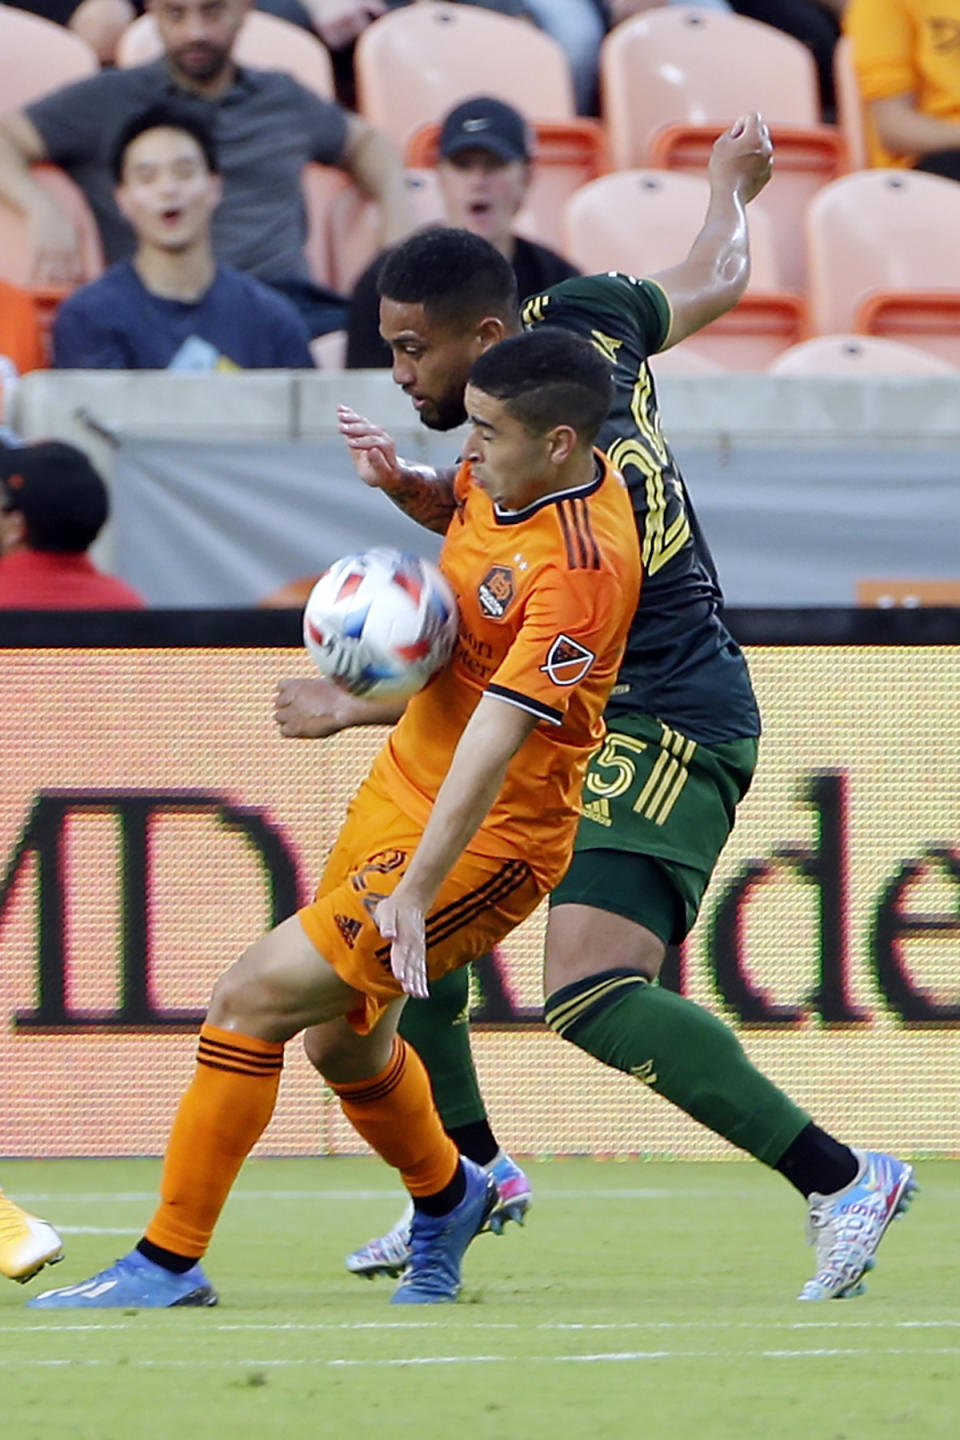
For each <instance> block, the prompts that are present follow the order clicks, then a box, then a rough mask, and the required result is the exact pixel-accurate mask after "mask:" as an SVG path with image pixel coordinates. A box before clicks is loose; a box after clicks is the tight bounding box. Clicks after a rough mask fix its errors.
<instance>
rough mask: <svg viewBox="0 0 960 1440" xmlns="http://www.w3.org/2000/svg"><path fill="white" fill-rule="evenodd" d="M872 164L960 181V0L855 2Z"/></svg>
mask: <svg viewBox="0 0 960 1440" xmlns="http://www.w3.org/2000/svg"><path fill="white" fill-rule="evenodd" d="M844 30H845V31H846V33H847V34H848V35H849V36H850V39H851V41H852V44H853V63H854V68H855V69H856V72H857V79H858V81H859V85H860V94H861V96H862V98H863V103H864V106H865V108H866V112H867V127H868V138H869V145H870V162H871V164H873V165H889V166H908V165H910V166H913V168H914V169H916V170H929V171H931V172H932V173H933V174H934V175H945V176H947V177H948V178H949V179H951V180H960V0H850V3H849V5H848V6H847V8H846V11H845V13H844Z"/></svg>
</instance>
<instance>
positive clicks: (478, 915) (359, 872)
mask: <svg viewBox="0 0 960 1440" xmlns="http://www.w3.org/2000/svg"><path fill="white" fill-rule="evenodd" d="M422 834H423V827H422V826H420V825H418V824H417V822H416V821H415V820H411V819H410V817H409V816H408V815H404V813H403V812H402V811H401V810H399V809H398V808H397V807H396V806H395V805H394V804H393V803H392V801H390V800H388V799H387V798H386V797H385V796H384V795H383V794H382V792H381V791H379V790H377V789H375V788H374V787H373V786H372V785H370V784H369V783H367V784H365V785H364V786H363V787H362V788H361V790H360V792H359V794H358V795H357V796H356V798H355V799H354V801H353V803H352V804H351V806H350V809H349V810H348V812H347V818H346V821H345V822H344V826H343V829H342V830H341V831H340V835H339V838H338V840H337V843H336V845H335V846H334V847H333V850H332V852H331V855H330V859H329V860H328V861H327V868H326V870H325V871H324V873H323V878H322V880H321V881H320V885H319V887H318V889H317V893H316V895H315V896H314V899H313V901H312V903H311V904H309V905H305V906H304V908H303V909H302V910H300V911H298V912H297V913H298V915H299V918H300V923H301V924H302V926H303V928H304V930H305V931H306V933H307V936H308V938H309V940H310V942H311V944H312V945H313V946H314V947H315V949H316V950H318V951H319V952H320V954H321V955H322V956H323V957H324V959H325V960H328V961H329V962H330V964H331V965H332V966H333V968H334V969H335V970H336V972H337V974H338V975H339V976H340V978H341V979H342V980H345V981H346V982H347V984H348V985H352V986H353V988H354V989H355V990H359V991H360V992H361V993H362V994H363V996H364V1005H363V1008H362V1009H359V1008H358V1009H357V1010H355V1011H353V1012H351V1014H349V1015H348V1016H347V1019H348V1021H349V1022H350V1024H351V1025H352V1026H353V1028H354V1030H356V1031H357V1032H358V1033H359V1034H361V1035H366V1034H368V1033H369V1032H370V1031H371V1030H372V1029H373V1027H374V1026H375V1025H376V1023H377V1021H378V1020H379V1019H380V1016H381V1015H382V1014H383V1012H384V1010H385V1009H386V1007H387V1006H388V1005H389V1004H390V1003H391V1002H392V1001H394V1000H397V999H399V998H400V996H402V994H403V990H402V989H401V987H400V983H399V981H398V980H397V979H396V978H395V977H394V975H393V972H392V971H391V969H390V941H389V940H384V938H383V936H382V935H381V934H380V931H379V930H378V929H377V927H376V925H375V923H374V920H373V912H374V910H375V909H376V907H377V905H378V904H379V902H380V901H381V900H382V899H383V898H384V896H386V895H389V894H391V893H392V892H393V890H394V888H395V887H396V885H397V883H398V881H399V880H401V879H402V877H403V875H404V873H405V872H406V868H407V864H408V862H409V860H410V857H411V855H412V854H413V852H414V850H415V849H416V848H417V846H418V844H419V843H420V837H421V836H422ZM544 893H545V892H544V890H543V888H542V887H541V886H540V885H539V884H538V883H537V881H536V879H535V878H534V875H533V872H532V871H531V869H530V867H529V865H527V864H526V862H525V861H523V860H520V859H517V858H511V857H509V856H490V855H478V854H477V853H476V852H475V851H472V850H465V851H464V852H463V854H462V855H461V856H460V859H459V860H458V861H457V863H456V865H455V866H454V867H453V869H452V870H451V872H450V874H449V875H448V876H447V878H446V880H445V881H444V882H443V885H442V886H441V887H440V891H439V894H438V895H437V898H436V899H435V901H434V902H433V906H432V907H431V910H430V913H429V914H428V916H427V924H426V933H427V974H428V975H429V977H430V979H431V980H439V979H440V977H441V975H446V974H447V973H448V972H449V971H450V970H456V969H458V968H459V966H461V965H466V964H468V963H469V961H471V960H476V959H478V958H479V957H480V956H481V955H486V954H487V953H488V952H489V951H490V950H491V949H492V948H493V946H494V945H496V944H497V942H498V941H500V940H502V939H503V937H504V936H505V935H508V934H509V933H510V931H511V930H513V929H515V927H516V926H517V925H519V924H520V922H521V921H522V920H525V919H526V918H527V916H528V915H529V914H530V913H531V911H533V910H534V909H536V907H537V905H538V904H539V903H540V901H541V900H542V899H543V896H544Z"/></svg>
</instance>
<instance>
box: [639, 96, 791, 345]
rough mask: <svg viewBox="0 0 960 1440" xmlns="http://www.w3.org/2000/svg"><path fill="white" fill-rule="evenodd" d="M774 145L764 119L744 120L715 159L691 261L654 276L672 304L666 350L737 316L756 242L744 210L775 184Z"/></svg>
mask: <svg viewBox="0 0 960 1440" xmlns="http://www.w3.org/2000/svg"><path fill="white" fill-rule="evenodd" d="M772 167H773V145H772V143H771V140H770V132H769V130H768V129H767V126H766V124H765V122H764V120H763V117H762V116H761V115H758V114H757V113H756V112H754V113H753V114H751V115H745V116H741V118H740V119H739V120H737V121H736V123H735V124H733V125H731V126H730V129H729V130H725V131H724V133H723V134H722V135H721V136H720V138H719V139H718V140H717V141H716V143H715V145H714V147H713V151H712V153H711V156H710V201H709V203H708V205H707V214H706V217H705V219H704V222H703V229H702V230H701V231H700V233H699V235H698V236H697V238H696V240H694V242H693V245H692V246H691V247H690V253H689V254H688V256H687V258H686V259H685V260H683V261H682V262H681V263H680V264H679V265H675V266H673V267H672V268H671V269H670V270H662V271H660V273H659V274H657V275H654V276H652V277H651V278H652V279H654V280H655V281H656V282H657V284H658V285H659V286H660V287H661V289H662V290H663V291H664V292H665V293H666V296H667V299H668V300H669V302H670V311H671V321H670V329H669V331H668V332H667V338H666V340H665V341H664V343H663V346H662V347H661V348H662V349H664V350H666V349H669V347H670V346H671V345H676V344H677V343H678V342H679V341H681V340H683V339H685V338H686V336H688V335H692V334H693V333H694V331H696V330H702V329H703V327H704V325H709V323H710V321H711V320H716V318H717V316H718V315H723V314H725V313H726V311H727V310H732V309H733V307H734V305H736V303H737V301H738V300H739V299H740V298H741V296H742V295H743V292H744V290H745V289H746V288H747V281H748V279H749V278H750V237H749V233H748V230H747V217H746V211H745V209H744V207H745V206H746V205H748V204H749V203H750V201H751V200H752V199H753V198H754V197H755V196H756V195H759V193H760V191H761V190H762V189H763V187H764V185H766V183H767V181H768V180H769V179H770V175H771V172H772Z"/></svg>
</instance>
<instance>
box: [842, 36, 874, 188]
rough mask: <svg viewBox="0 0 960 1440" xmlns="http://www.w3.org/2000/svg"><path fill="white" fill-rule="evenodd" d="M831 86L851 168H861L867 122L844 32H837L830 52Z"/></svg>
mask: <svg viewBox="0 0 960 1440" xmlns="http://www.w3.org/2000/svg"><path fill="white" fill-rule="evenodd" d="M833 85H834V90H835V91H836V96H837V120H838V121H839V124H840V133H841V134H842V135H843V139H844V144H845V145H846V147H847V160H848V162H849V165H850V169H851V170H865V169H866V167H867V165H869V163H870V161H869V157H868V155H867V121H866V117H865V115H864V113H863V101H862V100H861V98H860V85H859V82H858V80H857V72H856V70H855V69H854V66H853V45H852V43H851V41H850V37H849V36H848V35H841V36H840V39H839V40H838V41H837V46H836V49H835V50H834V52H833Z"/></svg>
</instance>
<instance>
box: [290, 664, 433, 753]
mask: <svg viewBox="0 0 960 1440" xmlns="http://www.w3.org/2000/svg"><path fill="white" fill-rule="evenodd" d="M405 708H406V701H405V700H364V699H362V698H361V697H360V696H359V695H351V694H349V693H348V692H347V691H346V690H341V689H340V687H339V685H334V684H333V682H332V681H330V680H323V679H321V678H320V677H319V676H310V677H307V676H291V677H290V678H289V679H286V680H281V681H279V682H278V684H277V688H276V691H275V693H274V697H273V718H274V720H276V722H277V727H278V729H279V731H280V734H281V735H283V736H284V737H286V738H287V739H290V740H326V738H327V736H328V735H336V734H338V733H339V731H341V730H350V729H353V728H355V727H356V726H358V725H394V724H396V722H397V721H398V720H399V719H400V716H401V715H402V714H403V712H404V709H405Z"/></svg>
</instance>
